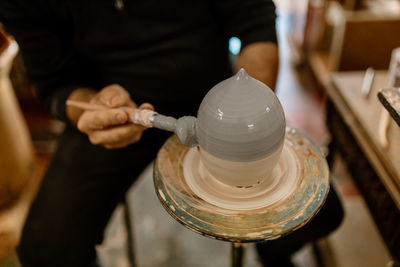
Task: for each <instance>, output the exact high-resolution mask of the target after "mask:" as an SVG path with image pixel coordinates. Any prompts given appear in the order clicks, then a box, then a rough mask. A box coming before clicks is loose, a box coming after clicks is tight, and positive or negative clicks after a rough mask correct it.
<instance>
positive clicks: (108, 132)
mask: <svg viewBox="0 0 400 267" xmlns="http://www.w3.org/2000/svg"><path fill="white" fill-rule="evenodd" d="M142 132H143V128H142V127H138V126H137V125H134V124H125V125H121V126H117V127H112V128H108V129H104V130H98V131H93V132H91V133H90V134H89V135H88V136H89V140H90V142H91V143H92V144H94V145H104V146H109V147H117V146H118V144H121V145H122V144H126V145H127V144H131V143H135V142H137V141H139V140H140V137H141V134H142Z"/></svg>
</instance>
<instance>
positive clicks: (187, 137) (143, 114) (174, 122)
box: [66, 100, 198, 147]
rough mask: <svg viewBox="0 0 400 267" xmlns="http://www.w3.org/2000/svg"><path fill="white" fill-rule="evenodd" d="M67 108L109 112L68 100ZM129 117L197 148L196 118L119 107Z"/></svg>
mask: <svg viewBox="0 0 400 267" xmlns="http://www.w3.org/2000/svg"><path fill="white" fill-rule="evenodd" d="M66 104H67V106H71V107H76V108H80V109H83V110H108V109H111V108H109V107H107V106H103V105H98V104H92V103H87V102H80V101H74V100H67V102H66ZM118 109H120V110H123V111H124V112H125V113H126V114H128V116H129V121H130V122H132V123H134V124H138V125H142V126H145V127H147V128H153V127H154V128H157V129H161V130H164V131H169V132H173V133H175V134H176V135H177V136H178V139H179V141H180V142H181V143H182V144H183V145H185V146H189V147H193V146H196V145H197V144H198V142H197V123H196V118H195V117H192V116H184V117H181V118H179V119H175V118H174V117H169V116H164V115H161V114H159V113H157V112H155V111H153V110H149V109H138V108H132V107H119V108H118Z"/></svg>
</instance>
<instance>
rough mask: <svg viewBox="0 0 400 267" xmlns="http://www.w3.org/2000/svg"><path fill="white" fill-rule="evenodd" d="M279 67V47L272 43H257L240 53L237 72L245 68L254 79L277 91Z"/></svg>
mask: <svg viewBox="0 0 400 267" xmlns="http://www.w3.org/2000/svg"><path fill="white" fill-rule="evenodd" d="M278 65H279V56H278V46H277V45H276V44H275V43H272V42H257V43H253V44H249V45H247V46H246V47H244V48H243V49H242V51H240V53H239V55H238V56H237V58H236V62H235V70H236V71H238V70H239V69H240V68H244V69H246V71H247V73H249V74H250V75H251V76H252V77H254V78H256V79H257V80H259V81H261V82H263V83H265V84H266V85H268V86H269V87H270V88H271V89H272V90H275V84H276V79H277V76H278Z"/></svg>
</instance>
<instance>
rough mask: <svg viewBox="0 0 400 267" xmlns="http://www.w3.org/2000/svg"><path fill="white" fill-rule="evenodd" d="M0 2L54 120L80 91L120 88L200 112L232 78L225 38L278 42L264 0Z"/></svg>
mask: <svg viewBox="0 0 400 267" xmlns="http://www.w3.org/2000/svg"><path fill="white" fill-rule="evenodd" d="M115 1H117V0H79V1H78V0H1V1H0V22H2V23H3V24H4V26H5V28H6V30H7V31H8V32H9V33H11V34H12V35H14V37H15V38H16V40H17V42H18V43H19V45H20V48H21V52H22V57H23V60H24V64H25V66H26V69H27V72H28V75H29V77H30V78H31V80H32V81H33V82H34V83H35V84H36V87H37V90H38V94H39V96H40V97H41V98H42V99H43V101H44V103H45V105H46V106H47V107H48V108H49V110H50V111H51V112H52V113H53V114H54V115H55V116H57V117H58V118H60V119H62V120H66V115H65V101H66V99H67V97H68V96H69V94H70V93H71V92H72V91H73V90H75V89H76V88H78V87H82V86H83V87H91V88H94V89H98V90H99V89H101V88H102V87H104V86H106V85H109V84H112V83H118V84H120V85H122V86H123V87H125V88H126V89H127V90H128V91H129V92H130V94H131V97H132V99H133V100H134V101H136V102H137V103H141V102H144V101H148V102H151V103H153V104H154V105H155V107H156V109H157V110H158V111H159V112H163V113H168V110H167V108H168V106H170V105H183V103H187V104H189V105H195V106H196V107H198V105H199V103H200V101H201V99H202V98H203V96H204V94H205V93H206V92H207V91H208V90H209V89H211V87H212V86H213V85H215V84H216V83H218V82H219V81H221V80H223V79H225V78H227V77H228V76H229V75H231V74H232V73H231V68H230V63H229V57H228V39H229V38H230V37H233V36H236V37H238V38H239V39H241V41H242V46H245V45H247V44H250V43H253V42H258V41H270V42H276V34H275V8H274V5H273V3H272V1H271V0H270V1H268V0H190V1H188V0H167V1H166V0H124V2H123V4H124V8H123V9H122V10H118V9H117V8H116V7H115V4H116V2H115Z"/></svg>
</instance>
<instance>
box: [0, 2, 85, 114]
mask: <svg viewBox="0 0 400 267" xmlns="http://www.w3.org/2000/svg"><path fill="white" fill-rule="evenodd" d="M37 2H39V1H35V0H1V1H0V22H1V23H3V25H4V27H5V29H6V31H7V32H8V33H10V34H11V35H13V36H14V38H15V39H16V41H17V43H18V45H19V47H20V51H21V55H22V58H23V61H24V65H25V68H26V70H27V74H28V77H29V79H30V80H31V81H32V82H33V83H34V84H35V87H36V89H37V93H38V96H39V98H40V99H41V100H42V101H43V103H44V105H45V107H46V108H47V110H49V111H50V113H51V114H52V115H54V116H55V117H57V118H58V119H60V120H63V121H67V118H66V114H65V101H66V99H67V98H68V96H69V94H70V93H71V92H72V91H73V90H75V89H76V88H78V87H82V86H90V84H88V83H87V82H86V81H85V78H84V77H85V75H84V69H83V64H82V60H81V59H80V57H79V55H78V53H77V52H76V50H75V49H74V46H73V40H71V39H72V32H71V31H70V30H69V29H68V27H67V26H66V25H64V24H63V23H61V22H60V21H61V20H60V18H59V17H58V18H56V17H55V13H56V12H54V11H55V10H50V9H51V7H50V6H47V7H46V6H45V5H43V4H42V3H37ZM55 2H57V1H55ZM60 2H65V1H60ZM41 4H42V5H41ZM60 5H61V4H60ZM59 8H62V7H61V6H60V7H59ZM58 15H59V13H58Z"/></svg>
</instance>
